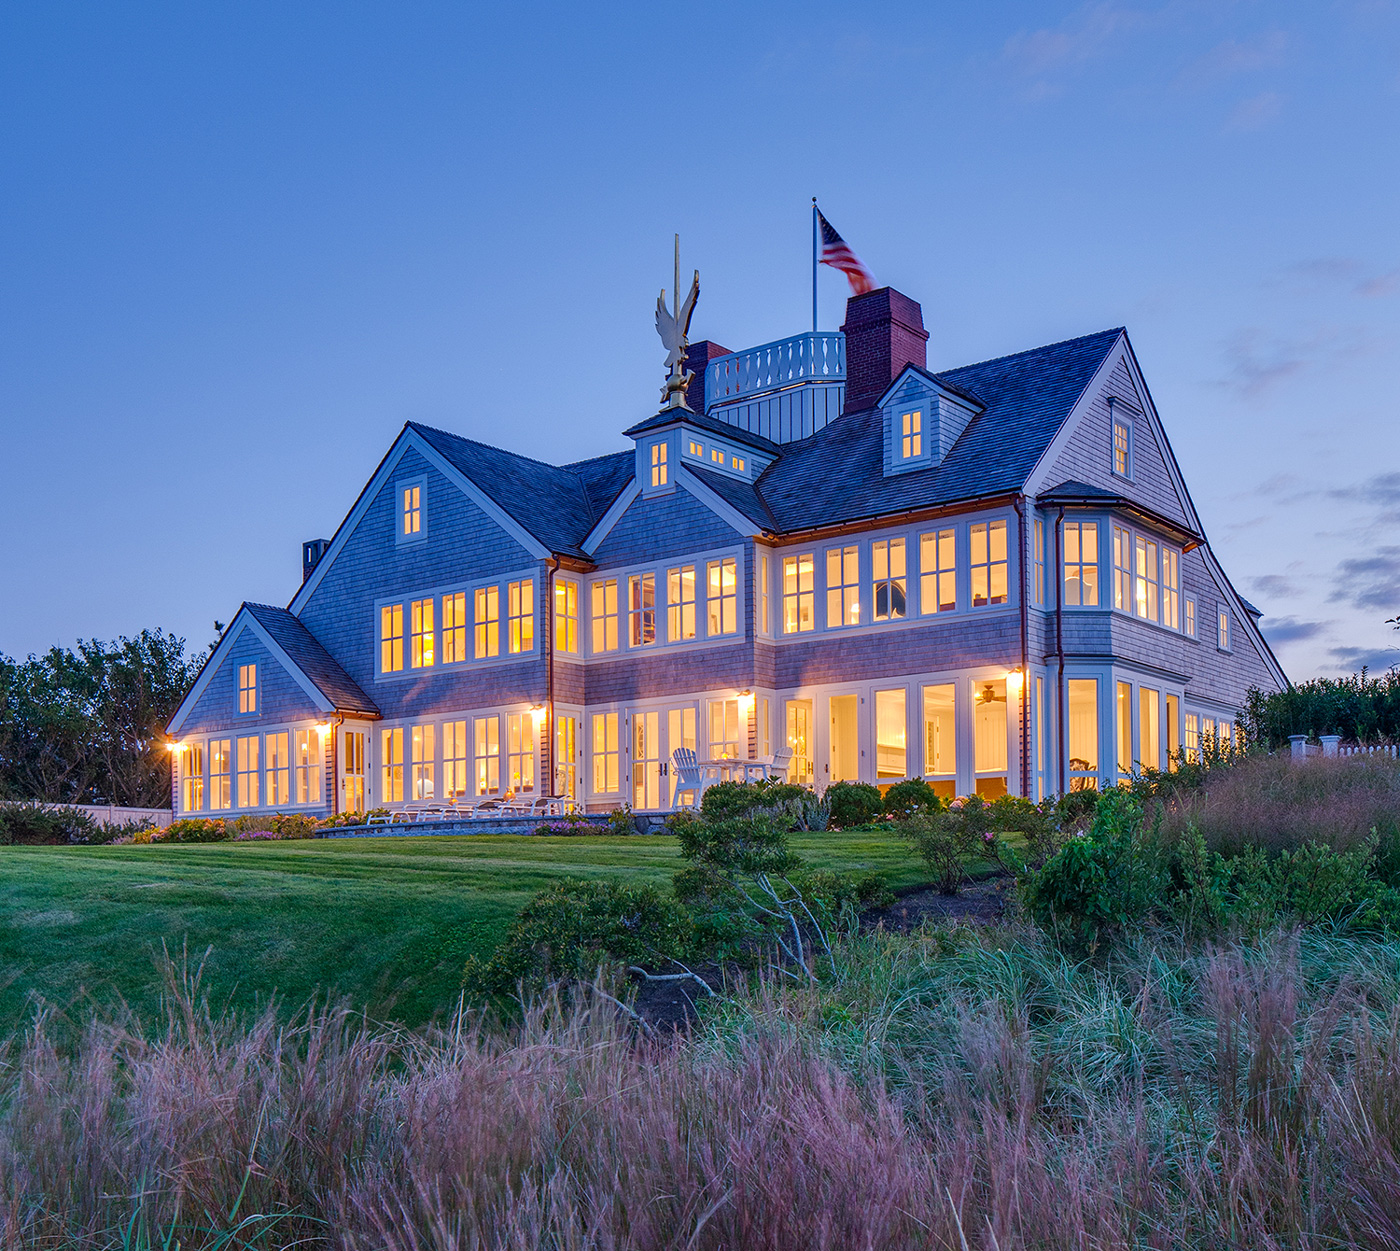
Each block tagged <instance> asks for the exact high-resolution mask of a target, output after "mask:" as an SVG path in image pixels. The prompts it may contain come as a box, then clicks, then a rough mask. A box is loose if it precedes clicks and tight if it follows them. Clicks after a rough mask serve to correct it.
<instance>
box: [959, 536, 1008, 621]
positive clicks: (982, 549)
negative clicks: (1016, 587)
mask: <svg viewBox="0 0 1400 1251" xmlns="http://www.w3.org/2000/svg"><path fill="white" fill-rule="evenodd" d="M968 537H969V552H970V554H969V558H968V568H969V569H970V570H971V573H972V606H973V607H974V608H984V607H987V606H989V605H992V604H1004V603H1006V585H1007V560H1006V522H1004V521H978V522H975V523H974V524H973V525H972V527H971V529H970V530H969V535H968Z"/></svg>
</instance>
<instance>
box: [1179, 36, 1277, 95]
mask: <svg viewBox="0 0 1400 1251" xmlns="http://www.w3.org/2000/svg"><path fill="white" fill-rule="evenodd" d="M1288 42H1289V40H1288V35H1287V34H1286V33H1285V32H1284V31H1281V30H1269V31H1264V32H1263V33H1262V34H1259V35H1255V36H1254V38H1252V39H1226V40H1225V41H1224V42H1223V43H1218V44H1216V45H1215V47H1213V48H1212V49H1211V50H1210V51H1209V52H1207V53H1206V54H1205V55H1204V56H1202V57H1200V58H1198V59H1197V60H1195V61H1193V62H1192V63H1191V64H1190V65H1188V66H1187V67H1186V68H1185V69H1184V70H1183V71H1182V73H1181V81H1182V82H1183V83H1185V84H1204V83H1209V82H1218V81H1220V80H1221V79H1224V78H1234V77H1236V76H1237V75H1240V74H1253V73H1257V72H1258V71H1259V70H1263V69H1272V68H1274V67H1275V66H1278V65H1282V64H1283V63H1284V61H1285V60H1286V58H1287V54H1288Z"/></svg>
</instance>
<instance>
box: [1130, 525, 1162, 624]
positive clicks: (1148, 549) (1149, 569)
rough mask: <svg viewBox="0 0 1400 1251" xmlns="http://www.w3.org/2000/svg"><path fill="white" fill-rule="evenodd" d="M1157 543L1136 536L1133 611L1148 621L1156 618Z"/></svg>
mask: <svg viewBox="0 0 1400 1251" xmlns="http://www.w3.org/2000/svg"><path fill="white" fill-rule="evenodd" d="M1157 578H1158V570H1157V543H1156V541H1155V540H1153V539H1149V538H1147V537H1146V536H1144V535H1141V534H1139V535H1138V536H1137V544H1136V546H1135V548H1134V562H1133V611H1134V612H1136V613H1137V615H1138V616H1139V617H1143V618H1145V619H1146V620H1148V621H1156V620H1157V611H1158V604H1157V596H1158V582H1157Z"/></svg>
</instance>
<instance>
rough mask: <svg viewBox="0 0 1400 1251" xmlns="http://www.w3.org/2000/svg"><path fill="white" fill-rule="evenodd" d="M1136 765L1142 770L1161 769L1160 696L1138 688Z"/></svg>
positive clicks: (1157, 692) (1158, 692)
mask: <svg viewBox="0 0 1400 1251" xmlns="http://www.w3.org/2000/svg"><path fill="white" fill-rule="evenodd" d="M1138 744H1139V750H1138V763H1139V764H1140V765H1141V766H1142V767H1143V768H1144V769H1160V768H1161V767H1162V695H1161V692H1160V691H1154V690H1153V689H1152V688H1151V687H1148V686H1140V687H1138Z"/></svg>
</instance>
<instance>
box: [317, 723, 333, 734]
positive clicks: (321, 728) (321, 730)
mask: <svg viewBox="0 0 1400 1251" xmlns="http://www.w3.org/2000/svg"><path fill="white" fill-rule="evenodd" d="M330 732H331V723H330V722H329V721H318V722H316V733H318V734H319V735H320V736H321V737H322V738H325V737H326V735H327V734H329V733H330Z"/></svg>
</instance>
